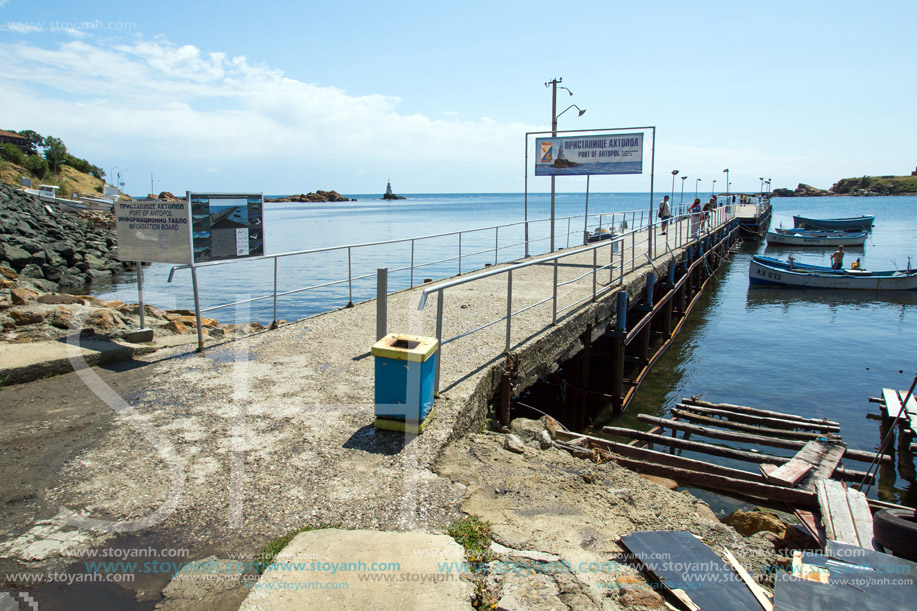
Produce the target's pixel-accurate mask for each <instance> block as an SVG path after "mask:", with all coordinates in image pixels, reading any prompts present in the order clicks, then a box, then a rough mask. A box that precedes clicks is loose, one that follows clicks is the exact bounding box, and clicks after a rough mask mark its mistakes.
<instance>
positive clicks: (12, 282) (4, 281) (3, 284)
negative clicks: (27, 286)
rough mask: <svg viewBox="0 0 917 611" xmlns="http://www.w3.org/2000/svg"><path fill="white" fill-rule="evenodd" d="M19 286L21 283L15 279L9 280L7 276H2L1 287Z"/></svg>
mask: <svg viewBox="0 0 917 611" xmlns="http://www.w3.org/2000/svg"><path fill="white" fill-rule="evenodd" d="M17 286H19V283H18V282H16V281H15V280H7V279H6V278H0V289H14V288H16V287H17Z"/></svg>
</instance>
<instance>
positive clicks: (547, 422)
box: [541, 416, 563, 439]
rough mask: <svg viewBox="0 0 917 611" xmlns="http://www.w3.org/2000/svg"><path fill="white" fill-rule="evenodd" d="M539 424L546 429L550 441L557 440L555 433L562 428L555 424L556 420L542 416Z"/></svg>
mask: <svg viewBox="0 0 917 611" xmlns="http://www.w3.org/2000/svg"><path fill="white" fill-rule="evenodd" d="M541 422H542V424H544V428H545V429H547V431H548V434H550V435H551V439H557V431H561V430H563V427H561V426H560V425H559V424H557V420H555V419H554V418H552V417H551V416H542V417H541Z"/></svg>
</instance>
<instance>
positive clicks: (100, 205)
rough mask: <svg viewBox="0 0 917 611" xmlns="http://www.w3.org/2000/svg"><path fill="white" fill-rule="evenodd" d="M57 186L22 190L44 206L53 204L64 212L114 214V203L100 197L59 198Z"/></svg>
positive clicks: (40, 186) (42, 186)
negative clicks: (100, 211)
mask: <svg viewBox="0 0 917 611" xmlns="http://www.w3.org/2000/svg"><path fill="white" fill-rule="evenodd" d="M58 189H60V187H58V186H57V185H39V186H38V188H37V189H22V191H23V192H24V193H28V194H29V195H34V196H35V197H37V198H38V199H39V201H41V202H42V203H44V204H52V205H55V206H57V207H58V209H60V210H62V211H65V212H66V211H71V210H102V211H104V212H112V211H113V210H114V208H115V204H114V201H113V200H111V199H106V198H98V197H85V196H84V197H78V199H65V198H63V197H58V196H57V190H58Z"/></svg>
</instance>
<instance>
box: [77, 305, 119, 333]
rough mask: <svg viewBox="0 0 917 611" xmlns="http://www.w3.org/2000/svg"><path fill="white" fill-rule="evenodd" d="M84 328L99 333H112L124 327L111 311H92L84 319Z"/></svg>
mask: <svg viewBox="0 0 917 611" xmlns="http://www.w3.org/2000/svg"><path fill="white" fill-rule="evenodd" d="M86 326H88V327H92V328H93V329H98V330H99V331H113V330H115V329H118V328H120V327H123V326H125V325H124V321H123V320H121V317H120V316H118V315H117V314H115V313H114V312H112V311H111V310H93V311H92V313H91V314H90V315H89V318H87V319H86Z"/></svg>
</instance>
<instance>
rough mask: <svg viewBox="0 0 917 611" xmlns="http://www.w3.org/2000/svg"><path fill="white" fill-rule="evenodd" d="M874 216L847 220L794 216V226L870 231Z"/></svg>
mask: <svg viewBox="0 0 917 611" xmlns="http://www.w3.org/2000/svg"><path fill="white" fill-rule="evenodd" d="M874 220H876V217H874V216H867V215H865V214H864V215H863V216H857V217H852V218H845V219H810V218H808V217H805V216H794V217H793V226H794V227H800V228H803V229H831V230H834V231H869V230H870V229H872V223H873V221H874Z"/></svg>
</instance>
